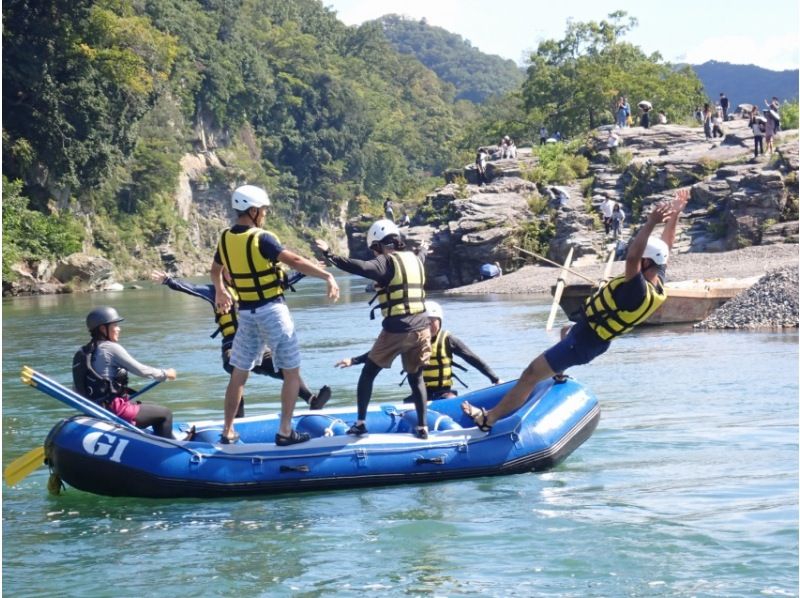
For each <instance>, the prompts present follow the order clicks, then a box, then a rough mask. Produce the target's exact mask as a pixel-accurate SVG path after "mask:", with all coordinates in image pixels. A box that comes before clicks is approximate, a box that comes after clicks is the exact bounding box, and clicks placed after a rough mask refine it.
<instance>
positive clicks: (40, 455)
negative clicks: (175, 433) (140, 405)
mask: <svg viewBox="0 0 800 598" xmlns="http://www.w3.org/2000/svg"><path fill="white" fill-rule="evenodd" d="M28 370H29V372H30V374H31V375H27V374H28V373H29V372H28ZM23 376H24V378H23V381H24V380H25V378H28V379H31V381H32V379H33V377H34V376H36V377H37V378H38V377H39V376H41V374H38V372H36V371H35V370H32V369H30V368H26V370H23ZM43 378H44V377H43ZM45 379H46V378H45ZM42 382H44V380H41V381H40V384H41V383H42ZM161 382H163V380H154V381H153V382H151V383H150V384H148V385H147V386H145V387H144V388H143V389H142V390H140V391H138V392H136V393H134V394H132V395H131V398H134V397H138V396H139V395H141V394H143V393H145V392H147V391H148V390H150V389H151V388H153V387H154V386H158V385H159V384H161ZM26 384H30V382H26ZM31 385H32V386H33V384H31ZM35 387H36V388H39V389H40V390H42V386H40V385H36V386H35ZM65 390H66V389H65ZM47 394H50V393H49V392H48V393H47ZM51 396H52V395H51ZM78 396H79V395H78ZM89 402H90V403H91V401H89ZM91 404H92V405H94V403H91ZM98 408H99V407H98ZM81 411H83V413H86V411H84V410H81ZM103 411H105V410H103ZM106 413H108V412H106ZM86 414H87V415H92V417H94V415H93V414H92V413H86ZM109 415H111V414H110V413H109ZM100 419H106V418H105V417H103V418H100ZM114 423H116V422H114ZM125 423H126V424H127V422H125ZM128 425H130V424H128ZM136 429H137V430H138V428H136ZM42 465H44V447H41V446H38V447H36V448H35V449H33V450H31V451H28V452H27V453H25V454H24V455H22V456H21V457H19V458H17V459H14V461H12V462H11V464H10V465H9V466H8V467H6V468H5V470H4V471H3V480H5V483H6V484H7V485H9V486H15V485H17V484H18V483H19V482H21V481H22V480H24V479H25V478H26V477H28V475H30V474H31V473H32V472H34V471H35V470H37V469H38V468H39V467H41V466H42Z"/></svg>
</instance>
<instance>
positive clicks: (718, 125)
mask: <svg viewBox="0 0 800 598" xmlns="http://www.w3.org/2000/svg"><path fill="white" fill-rule="evenodd" d="M711 135H712V136H713V137H714V138H717V137H725V131H723V130H722V117H721V116H720V115H719V114H715V115H714V116H712V117H711Z"/></svg>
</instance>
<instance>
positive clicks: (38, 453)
mask: <svg viewBox="0 0 800 598" xmlns="http://www.w3.org/2000/svg"><path fill="white" fill-rule="evenodd" d="M42 465H44V447H41V446H39V447H36V448H35V449H33V450H32V451H30V452H27V453H25V454H24V455H22V456H21V457H20V458H19V459H15V460H14V461H13V462H12V463H11V464H10V465H9V466H8V467H6V469H5V471H3V479H4V480H5V482H6V484H8V485H9V486H15V485H17V484H18V483H20V482H21V481H22V480H24V479H25V478H26V477H28V475H29V474H30V473H32V472H33V471H35V470H36V469H38V468H39V467H41V466H42Z"/></svg>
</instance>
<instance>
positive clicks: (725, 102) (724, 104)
mask: <svg viewBox="0 0 800 598" xmlns="http://www.w3.org/2000/svg"><path fill="white" fill-rule="evenodd" d="M719 105H720V107H721V108H722V120H723V121H727V120H728V108H729V107H730V105H731V102H730V100H729V99H728V97H727V96H726V95H725V94H724V93H723V92H720V94H719Z"/></svg>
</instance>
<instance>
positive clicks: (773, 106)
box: [764, 96, 781, 133]
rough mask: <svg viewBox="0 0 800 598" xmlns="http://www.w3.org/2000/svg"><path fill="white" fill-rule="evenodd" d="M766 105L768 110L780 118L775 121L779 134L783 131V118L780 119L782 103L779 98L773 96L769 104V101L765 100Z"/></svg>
mask: <svg viewBox="0 0 800 598" xmlns="http://www.w3.org/2000/svg"><path fill="white" fill-rule="evenodd" d="M764 103H765V104H766V105H767V108H769V109H770V110H773V111H774V112H775V114H777V115H778V118H777V119H775V132H776V133H777V132H778V131H780V130H781V117H780V113H781V112H780V109H781V103H780V101H779V100H778V97H777V96H772V99H771V100H770V101H769V102H767V100H764Z"/></svg>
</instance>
